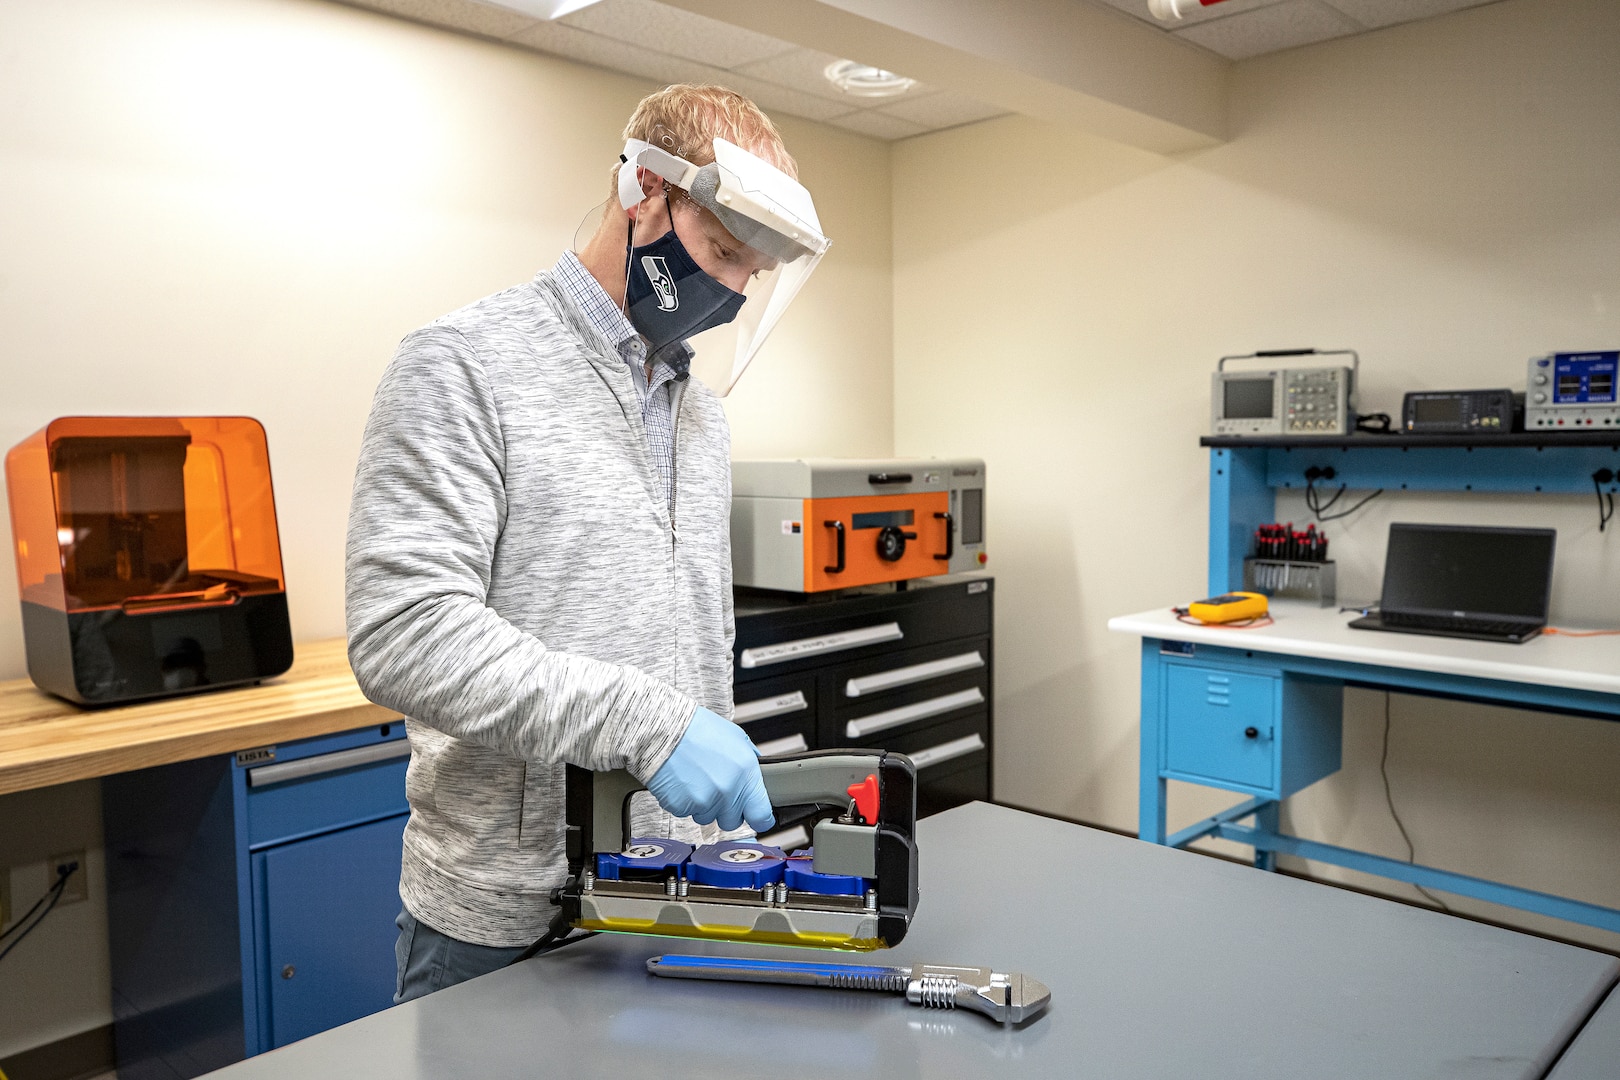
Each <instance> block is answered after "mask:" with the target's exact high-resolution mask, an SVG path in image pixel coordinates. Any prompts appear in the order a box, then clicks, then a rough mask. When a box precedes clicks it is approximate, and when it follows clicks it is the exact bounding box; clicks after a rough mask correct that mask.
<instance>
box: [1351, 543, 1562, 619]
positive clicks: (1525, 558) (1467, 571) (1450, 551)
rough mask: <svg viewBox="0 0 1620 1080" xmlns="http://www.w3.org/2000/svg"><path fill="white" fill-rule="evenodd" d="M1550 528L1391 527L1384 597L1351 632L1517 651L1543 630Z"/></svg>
mask: <svg viewBox="0 0 1620 1080" xmlns="http://www.w3.org/2000/svg"><path fill="white" fill-rule="evenodd" d="M1557 535H1558V534H1557V532H1556V531H1555V530H1553V529H1498V528H1484V527H1479V526H1473V525H1408V524H1400V523H1397V524H1393V525H1391V526H1390V527H1389V550H1388V553H1387V555H1386V556H1385V559H1384V595H1383V599H1382V601H1381V602H1380V604H1379V609H1378V611H1377V612H1376V613H1375V614H1371V615H1366V616H1363V617H1362V618H1359V619H1355V620H1353V621H1352V622H1351V623H1350V625H1351V626H1353V627H1355V628H1356V629H1357V630H1390V631H1393V632H1395V633H1400V634H1433V635H1436V636H1438V637H1460V638H1477V639H1479V640H1481V641H1504V642H1509V643H1512V644H1518V643H1520V642H1523V641H1528V640H1529V639H1531V638H1533V637H1535V636H1536V635H1537V634H1539V633H1541V630H1542V628H1543V627H1545V626H1546V625H1547V603H1548V600H1549V598H1550V596H1551V594H1552V568H1553V541H1554V539H1555V538H1556V537H1557Z"/></svg>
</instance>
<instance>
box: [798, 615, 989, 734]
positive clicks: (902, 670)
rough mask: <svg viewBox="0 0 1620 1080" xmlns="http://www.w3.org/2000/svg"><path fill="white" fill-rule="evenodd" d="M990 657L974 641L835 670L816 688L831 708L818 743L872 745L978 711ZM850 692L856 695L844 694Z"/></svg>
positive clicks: (985, 643)
mask: <svg viewBox="0 0 1620 1080" xmlns="http://www.w3.org/2000/svg"><path fill="white" fill-rule="evenodd" d="M989 658H990V641H989V639H988V638H979V639H973V640H969V641H966V642H961V641H957V642H947V643H945V644H944V645H943V646H934V647H932V648H929V649H915V650H910V651H909V652H905V653H896V654H894V655H892V656H885V657H875V658H873V659H871V660H868V661H865V662H863V663H861V664H857V665H844V666H842V667H839V668H835V669H833V670H832V671H830V672H828V673H827V674H826V675H824V676H822V679H821V684H820V688H821V693H822V700H823V701H826V702H829V703H830V705H831V707H830V708H826V709H824V710H823V716H825V717H827V718H828V719H830V720H831V723H830V724H829V725H828V726H827V727H826V728H825V729H824V730H823V731H822V733H821V741H822V742H823V743H825V744H838V743H844V744H848V745H851V746H862V745H872V744H874V741H876V742H881V741H883V740H884V739H885V738H892V737H893V736H896V735H901V734H904V733H906V732H909V731H914V730H917V729H919V728H921V727H924V726H927V725H929V724H933V723H937V722H939V721H940V720H943V719H946V718H948V717H950V716H953V715H956V714H958V713H961V712H964V711H970V710H982V709H983V708H984V707H985V706H986V704H987V703H988V702H989V700H990V667H989ZM901 680H906V681H901ZM851 689H854V690H856V691H857V696H855V697H850V696H849V691H850V690H851ZM863 690H864V691H866V692H864V693H862V692H861V691H863Z"/></svg>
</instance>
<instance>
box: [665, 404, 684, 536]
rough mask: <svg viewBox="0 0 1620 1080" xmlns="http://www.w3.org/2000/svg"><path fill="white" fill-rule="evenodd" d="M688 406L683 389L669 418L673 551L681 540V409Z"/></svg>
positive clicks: (670, 515) (670, 516)
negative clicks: (678, 507)
mask: <svg viewBox="0 0 1620 1080" xmlns="http://www.w3.org/2000/svg"><path fill="white" fill-rule="evenodd" d="M685 404H686V391H685V390H684V389H683V390H682V391H681V392H680V393H679V394H678V395H677V396H676V398H675V414H674V415H673V416H671V417H670V418H669V546H670V547H671V548H672V549H673V548H674V546H675V543H676V541H678V540H679V539H680V534H679V533H678V531H677V529H676V526H675V505H676V503H677V502H678V501H679V499H680V493H681V469H680V450H679V447H680V445H681V407H682V406H684V405H685Z"/></svg>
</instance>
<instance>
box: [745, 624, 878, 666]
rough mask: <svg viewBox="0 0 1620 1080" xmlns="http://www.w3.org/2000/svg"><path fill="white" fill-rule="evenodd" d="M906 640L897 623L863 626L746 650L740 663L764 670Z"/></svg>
mask: <svg viewBox="0 0 1620 1080" xmlns="http://www.w3.org/2000/svg"><path fill="white" fill-rule="evenodd" d="M905 636H906V635H905V633H904V632H903V631H902V630H901V629H900V624H899V623H897V622H891V623H884V624H882V625H881V626H864V627H862V628H861V629H859V630H845V631H844V632H842V633H839V634H823V635H821V636H820V637H811V638H799V639H798V640H797V641H783V642H780V643H779V644H776V645H761V646H759V647H758V648H756V649H744V650H743V651H742V656H741V658H739V660H738V661H737V662H738V664H739V665H740V666H741V667H745V668H757V667H764V666H766V665H767V664H780V663H782V662H784V661H787V660H802V659H804V658H805V657H807V656H821V655H822V654H824V653H830V652H840V651H842V650H844V649H858V648H860V647H861V646H862V645H876V644H878V643H880V642H884V641H899V640H901V639H902V638H904V637H905Z"/></svg>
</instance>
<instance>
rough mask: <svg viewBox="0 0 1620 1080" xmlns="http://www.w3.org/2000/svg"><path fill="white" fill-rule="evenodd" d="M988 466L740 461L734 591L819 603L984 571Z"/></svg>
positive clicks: (735, 473)
mask: <svg viewBox="0 0 1620 1080" xmlns="http://www.w3.org/2000/svg"><path fill="white" fill-rule="evenodd" d="M987 558H988V556H987V555H986V554H985V547H984V462H983V461H979V460H976V459H968V458H963V459H956V460H935V459H898V460H896V459H887V460H854V459H841V458H804V459H799V460H780V461H737V462H733V463H732V466H731V561H732V572H733V577H734V581H735V583H736V584H737V585H741V586H746V587H749V588H755V589H776V590H780V591H784V592H799V593H815V592H827V591H830V590H834V589H847V588H851V587H853V586H857V585H877V584H881V583H884V582H890V581H907V580H910V579H912V578H920V577H932V576H935V575H938V574H954V573H960V572H962V571H965V570H977V569H979V568H981V567H982V566H983V565H984V564H985V562H986V560H987Z"/></svg>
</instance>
